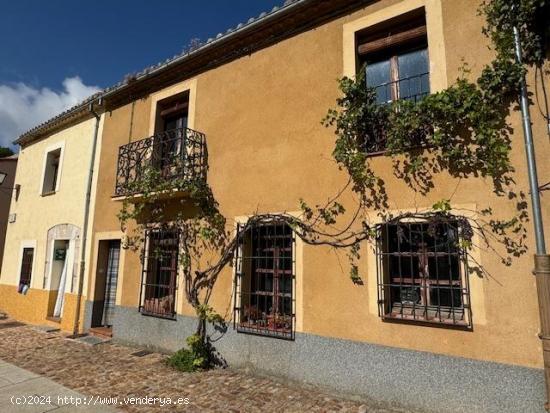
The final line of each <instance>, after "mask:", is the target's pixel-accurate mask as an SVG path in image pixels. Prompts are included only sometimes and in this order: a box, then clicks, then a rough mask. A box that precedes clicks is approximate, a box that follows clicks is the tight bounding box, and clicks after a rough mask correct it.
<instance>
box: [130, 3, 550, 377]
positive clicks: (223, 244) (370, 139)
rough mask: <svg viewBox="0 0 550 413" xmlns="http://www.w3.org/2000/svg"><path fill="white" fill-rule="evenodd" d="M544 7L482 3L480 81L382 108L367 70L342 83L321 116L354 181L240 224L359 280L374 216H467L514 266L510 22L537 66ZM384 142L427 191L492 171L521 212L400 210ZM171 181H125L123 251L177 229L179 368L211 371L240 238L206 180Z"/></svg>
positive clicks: (517, 76) (520, 215)
mask: <svg viewBox="0 0 550 413" xmlns="http://www.w3.org/2000/svg"><path fill="white" fill-rule="evenodd" d="M548 10H549V0H521V1H519V0H514V1H510V0H486V1H484V2H483V3H482V5H481V7H480V13H482V14H483V15H484V16H485V18H486V26H485V28H484V33H485V34H486V35H487V36H488V37H489V38H490V39H491V42H492V45H493V49H494V52H495V58H494V60H493V61H492V62H491V63H490V64H488V65H487V66H485V67H484V68H483V70H482V71H481V74H480V76H479V77H478V78H477V79H475V80H470V75H471V73H470V72H469V69H468V66H467V65H464V67H463V68H462V72H461V73H462V74H461V76H460V77H459V78H458V79H457V80H456V82H455V83H454V84H452V85H451V86H449V87H448V88H447V89H445V90H442V91H438V92H435V93H432V94H430V95H428V96H426V97H424V98H423V99H421V100H420V101H418V102H411V101H407V100H399V101H394V102H391V103H389V104H385V105H380V104H378V103H377V101H376V91H375V90H374V89H372V88H368V87H366V86H365V79H364V73H365V71H364V70H362V71H360V73H359V74H358V75H357V77H356V78H355V79H351V78H347V77H345V78H343V79H341V80H340V81H339V87H340V89H341V92H342V96H341V97H340V98H338V100H337V102H336V104H337V107H336V108H335V109H330V110H329V111H328V114H327V116H326V117H325V118H324V119H323V120H322V123H323V125H325V126H326V127H329V128H333V129H334V132H335V135H336V140H335V147H334V151H333V157H334V160H335V161H336V163H337V164H338V166H339V167H340V168H341V169H342V170H345V171H346V172H347V174H348V175H349V180H348V182H347V184H346V185H345V186H344V187H343V188H342V189H341V190H340V191H338V193H337V194H335V195H334V196H332V197H330V198H328V199H327V200H326V202H325V203H322V204H320V205H315V206H310V205H309V204H308V203H307V202H306V201H305V200H301V201H300V210H301V214H299V215H291V214H287V213H280V214H260V213H252V214H251V215H250V217H249V218H248V220H247V221H246V222H245V223H244V224H243V225H242V227H241V231H242V232H244V233H245V232H246V231H248V230H249V229H251V228H253V227H254V226H256V225H260V224H266V223H273V222H277V223H285V224H287V225H289V226H290V227H291V228H292V229H293V231H294V233H295V234H296V236H297V237H299V238H301V239H302V240H303V242H304V243H306V244H308V245H324V246H328V247H331V248H334V249H339V250H345V251H346V252H347V254H348V257H349V260H350V276H351V279H352V280H353V281H354V282H360V281H361V275H360V272H359V267H358V264H357V260H358V258H359V257H360V249H361V245H362V244H363V243H364V241H372V240H375V238H376V226H375V225H373V224H372V223H371V221H370V220H369V218H368V213H367V211H369V210H371V211H372V210H374V211H376V213H377V215H378V217H379V221H385V222H391V221H396V222H397V221H399V220H401V219H415V218H418V217H420V216H421V217H422V219H424V220H428V222H429V223H430V225H434V226H436V225H440V224H442V223H449V222H451V221H453V222H456V220H460V222H461V227H462V228H463V230H462V233H461V241H460V242H461V243H462V245H461V247H463V248H466V249H472V248H474V247H477V246H476V245H474V244H473V240H474V236H475V235H476V234H477V236H478V237H479V240H481V241H482V242H484V244H485V246H486V247H487V248H490V249H492V250H493V251H495V253H497V254H499V255H500V253H499V252H497V249H496V248H494V247H493V245H494V244H495V243H497V244H502V245H504V246H505V248H506V255H501V258H502V260H503V261H504V262H505V263H508V264H509V263H510V259H511V257H512V256H517V255H519V254H521V253H523V252H525V243H524V241H525V238H526V231H525V228H524V225H523V224H524V223H525V221H526V219H527V212H526V202H525V196H524V194H523V193H521V192H519V193H516V192H514V187H513V183H514V181H513V172H514V171H513V167H512V165H511V162H510V150H511V136H510V132H511V131H510V128H509V127H508V125H507V122H506V119H507V117H508V116H509V114H510V111H511V110H512V105H513V103H514V102H515V101H516V100H517V96H518V93H519V89H518V88H519V84H520V80H521V78H522V76H523V75H524V74H525V71H526V68H525V67H524V66H523V65H521V64H519V63H518V62H517V61H516V59H515V56H514V53H513V50H514V49H513V32H512V27H514V26H517V27H518V28H519V30H520V34H521V37H522V40H523V56H522V57H523V62H524V64H526V65H529V66H531V65H540V64H541V63H542V61H543V58H544V53H545V47H546V46H545V40H546V39H547V30H548V29H547V22H548ZM545 24H546V25H545ZM381 144H382V145H383V151H382V153H379V154H378V155H382V156H387V157H390V158H391V159H392V161H393V171H394V174H395V175H396V176H397V177H398V178H401V179H404V180H405V181H406V182H408V183H409V184H410V185H411V187H413V188H414V189H415V190H417V191H419V192H420V193H422V194H426V193H427V192H429V191H430V190H431V189H432V188H433V178H434V175H435V174H437V173H441V172H446V173H448V174H450V175H451V176H453V177H457V178H468V177H478V176H481V177H486V178H490V179H492V182H493V184H494V192H495V193H496V194H498V195H501V196H505V197H508V198H509V199H510V200H512V201H514V202H516V206H517V214H516V215H515V216H513V217H511V218H510V219H508V220H497V219H493V218H492V215H493V211H492V209H491V208H487V209H485V210H483V211H481V217H480V218H475V219H472V218H468V219H466V218H465V217H464V216H457V215H456V214H451V199H442V200H440V201H438V202H436V203H435V204H434V205H433V206H432V211H430V212H428V213H422V214H420V213H404V214H400V215H398V216H395V215H392V213H390V212H389V206H388V199H387V194H386V191H385V182H384V180H383V179H381V178H380V177H379V176H378V175H377V174H376V172H375V168H374V167H373V166H372V159H373V157H372V156H371V154H370V152H372V151H373V148H380V145H381ZM175 162H177V159H175ZM176 167H179V168H185V165H179V166H177V164H176ZM182 171H183V169H182ZM174 176H176V178H171V179H170V180H166V179H163V176H162V174H161V172H160V171H158V170H157V169H155V168H149V169H147V170H145V171H142V178H141V179H140V180H138V181H136V182H134V183H132V184H131V185H129V187H128V188H127V189H128V193H134V194H140V196H139V197H140V201H139V202H136V201H135V200H133V199H131V197H128V198H127V199H126V200H124V202H123V206H122V208H121V211H120V213H119V220H120V222H121V225H122V227H123V229H124V230H125V232H126V233H127V238H126V242H125V244H124V247H125V248H133V249H135V250H136V251H138V250H141V248H142V247H143V243H144V241H145V240H144V235H143V234H144V230H146V229H150V228H159V227H160V228H162V227H169V228H176V229H177V231H178V233H179V234H180V244H179V250H180V251H179V256H180V260H179V264H180V267H181V273H183V277H184V284H185V296H186V299H187V302H188V303H189V304H190V305H191V306H192V307H193V308H194V309H195V311H196V314H197V317H198V325H197V330H196V332H195V334H194V335H192V336H191V337H190V338H189V339H188V346H189V348H188V349H182V350H181V351H179V352H178V353H176V355H175V356H174V357H173V358H172V359H171V363H172V364H173V365H174V366H176V367H178V368H183V369H185V370H195V369H203V368H208V367H210V366H212V365H213V364H216V363H217V362H218V361H219V360H218V359H216V357H215V356H214V355H215V351H214V349H213V347H212V346H211V344H210V340H209V335H208V332H207V324H213V325H215V326H216V327H217V329H218V330H219V329H221V330H223V328H224V326H225V318H226V317H225V315H221V314H218V313H216V312H215V311H214V309H213V308H212V307H211V306H210V304H209V300H210V297H211V294H212V291H213V288H214V285H215V283H216V281H217V279H218V276H219V274H220V273H221V271H222V270H223V269H224V268H225V267H227V266H228V265H231V263H232V260H233V258H234V253H235V251H236V249H237V248H238V241H237V237H236V236H235V234H234V229H233V227H232V225H228V223H227V220H226V218H225V217H224V216H223V215H222V214H221V213H220V211H219V209H218V202H217V201H216V199H215V197H214V194H213V193H212V190H211V189H210V187H209V186H208V185H207V183H206V180H205V179H191V180H190V179H189V177H188V176H187V177H185V178H184V177H183V176H185V174H181V175H178V174H175V175H174ZM177 176H182V178H177ZM348 190H351V191H353V193H354V194H355V195H357V198H358V202H357V203H356V205H355V206H354V209H353V210H352V211H347V210H346V208H344V206H343V205H342V203H341V202H340V199H341V197H342V194H343V193H344V192H345V191H348ZM170 191H185V192H186V193H187V194H188V196H186V197H170V196H166V194H167V193H169V192H170ZM342 221H345V222H344V223H343V224H342ZM182 366H183V367H182Z"/></svg>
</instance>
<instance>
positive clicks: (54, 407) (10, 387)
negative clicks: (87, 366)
mask: <svg viewBox="0 0 550 413" xmlns="http://www.w3.org/2000/svg"><path fill="white" fill-rule="evenodd" d="M71 397H72V398H73V399H71ZM85 399H87V398H86V396H84V395H83V394H80V393H77V392H75V391H73V390H71V389H68V388H67V387H64V386H62V385H60V384H58V383H56V382H54V381H52V380H50V379H48V378H46V377H42V376H39V375H37V374H34V373H31V372H30V371H27V370H24V369H21V368H19V367H16V366H14V365H13V364H9V363H6V362H4V361H2V360H0V412H2V413H12V412H13V413H19V412H29V413H44V412H52V413H68V412H73V411H75V410H77V411H78V412H83V413H85V412H86V413H100V412H116V411H117V410H116V409H114V408H111V407H107V406H101V407H98V406H79V407H78V408H76V407H75V404H70V402H71V400H72V401H73V402H74V403H76V402H77V400H80V401H83V400H85Z"/></svg>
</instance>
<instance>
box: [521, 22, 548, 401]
mask: <svg viewBox="0 0 550 413" xmlns="http://www.w3.org/2000/svg"><path fill="white" fill-rule="evenodd" d="M514 43H515V52H516V60H517V62H518V63H519V64H522V61H521V39H520V35H519V30H518V28H517V27H514ZM520 86H521V95H520V105H521V117H522V122H523V135H524V138H525V153H526V156H527V172H528V176H529V189H530V191H531V208H532V210H533V224H534V228H535V241H536V246H537V249H536V254H535V257H534V258H535V268H534V270H533V274H534V275H535V279H536V285H537V295H538V301H539V313H540V334H539V338H540V339H541V341H542V356H543V359H544V376H545V380H546V404H545V405H544V408H545V409H546V410H547V411H550V255H548V254H547V253H546V245H545V242H544V227H543V223H542V212H541V207H540V194H539V185H538V177H537V164H536V160H535V147H534V145H533V130H532V129H531V114H530V113H529V98H528V94H527V83H526V81H525V76H522V79H521V84H520Z"/></svg>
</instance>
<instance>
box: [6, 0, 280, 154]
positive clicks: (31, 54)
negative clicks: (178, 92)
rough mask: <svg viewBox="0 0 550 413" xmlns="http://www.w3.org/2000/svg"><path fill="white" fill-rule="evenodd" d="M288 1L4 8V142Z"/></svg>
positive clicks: (57, 2)
mask: <svg viewBox="0 0 550 413" xmlns="http://www.w3.org/2000/svg"><path fill="white" fill-rule="evenodd" d="M282 2H283V0H208V1H206V0H203V1H200V0H90V1H82V0H47V1H46V0H17V1H3V2H2V4H1V6H0V145H6V144H7V143H8V142H10V141H11V140H13V139H15V138H16V137H17V136H15V135H18V134H19V133H22V132H24V131H25V130H26V129H28V128H30V127H32V126H34V125H35V124H37V123H39V122H42V121H44V120H46V119H47V118H48V117H50V116H53V115H55V114H56V113H57V112H59V111H62V110H64V109H66V107H68V106H72V105H74V104H75V103H76V102H77V101H79V100H81V99H83V98H84V97H86V96H85V95H87V94H90V93H94V92H95V91H97V90H98V89H97V88H103V87H106V86H109V85H112V84H114V83H116V82H118V81H119V80H121V79H122V78H123V77H124V75H125V74H127V73H131V72H136V71H139V70H141V69H143V68H144V67H146V66H149V65H151V64H153V63H157V62H159V61H163V60H165V59H166V58H168V57H172V56H173V55H174V54H178V53H180V52H181V50H182V49H183V48H184V47H185V46H186V45H187V44H188V43H189V40H190V39H192V38H199V39H201V40H206V39H207V38H208V37H215V35H216V34H217V33H219V32H225V31H226V30H227V29H228V28H230V27H234V26H236V25H237V24H238V23H240V22H246V20H248V18H250V17H252V16H258V15H259V14H260V13H261V12H262V11H268V10H271V9H272V8H273V6H275V5H281V4H282Z"/></svg>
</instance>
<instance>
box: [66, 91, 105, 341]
mask: <svg viewBox="0 0 550 413" xmlns="http://www.w3.org/2000/svg"><path fill="white" fill-rule="evenodd" d="M94 103H95V101H92V102H91V103H90V112H91V113H92V115H94V117H95V126H94V136H93V138H92V153H91V155H90V169H89V172H88V185H87V187H86V200H85V202H84V223H83V226H82V240H81V246H80V248H81V251H80V273H79V277H78V294H77V300H76V309H75V315H74V326H73V334H74V335H77V334H78V332H79V330H80V308H81V303H80V301H81V300H82V289H83V286H84V277H85V275H86V271H85V270H86V242H87V240H88V222H89V220H90V203H91V197H92V182H93V177H94V162H95V156H96V149H97V137H98V132H99V122H100V120H101V116H100V115H99V114H98V113H97V112H96V111H95V110H94ZM97 103H98V106H101V105H102V103H103V100H102V98H101V97H100V98H99V99H98V101H97Z"/></svg>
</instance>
